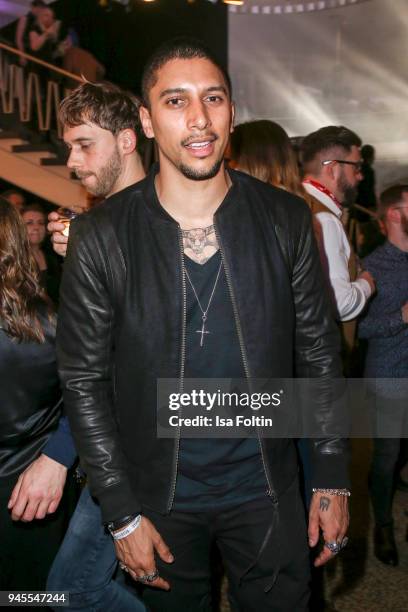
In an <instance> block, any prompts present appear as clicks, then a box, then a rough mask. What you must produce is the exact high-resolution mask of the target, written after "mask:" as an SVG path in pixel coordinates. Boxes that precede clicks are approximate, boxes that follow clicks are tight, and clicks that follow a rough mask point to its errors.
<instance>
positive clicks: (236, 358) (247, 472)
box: [174, 251, 267, 512]
mask: <svg viewBox="0 0 408 612" xmlns="http://www.w3.org/2000/svg"><path fill="white" fill-rule="evenodd" d="M220 264H221V255H220V252H219V251H217V253H215V254H214V255H213V256H212V257H211V258H210V259H209V260H208V261H207V262H206V263H205V264H203V265H202V264H197V263H196V262H194V261H193V260H191V259H190V258H188V257H185V258H184V265H185V267H186V270H187V273H188V275H189V277H190V279H191V282H192V284H193V286H194V288H195V291H196V293H197V296H198V298H199V300H200V303H201V306H202V308H203V309H204V310H205V309H206V308H207V305H208V302H209V299H210V296H211V293H212V290H213V287H214V284H215V280H216V278H217V273H218V270H219V267H220ZM186 290H187V295H186V297H187V313H186V315H187V316H186V328H187V329H186V361H185V378H203V379H206V378H207V379H213V378H238V379H239V378H242V379H243V378H245V372H244V367H243V360H242V354H241V349H240V344H239V339H238V333H237V329H236V323H235V317H234V312H233V307H232V302H231V297H230V293H229V289H228V284H227V279H226V276H225V270H224V266H223V265H221V270H220V274H219V278H218V282H217V285H216V288H215V291H214V295H213V298H212V301H211V304H210V307H209V308H208V312H207V320H206V324H205V330H206V331H208V332H209V333H206V334H204V336H203V345H202V346H200V340H201V333H199V332H200V330H201V329H202V311H201V309H200V306H199V304H198V302H197V298H196V296H195V294H194V292H193V290H192V288H191V285H190V283H189V281H188V279H187V278H186ZM178 466H179V468H178V475H177V483H176V494H175V500H174V509H175V510H179V511H183V512H200V511H206V510H209V509H212V508H214V507H216V508H223V509H224V508H228V507H231V506H235V505H237V504H241V503H246V502H249V501H254V500H256V499H260V498H262V497H263V496H265V494H266V489H267V483H266V477H265V472H264V468H263V463H262V457H261V453H260V446H259V441H258V440H257V439H256V438H229V439H227V438H222V439H220V438H205V439H203V438H194V439H193V438H182V439H181V440H180V452H179V464H178Z"/></svg>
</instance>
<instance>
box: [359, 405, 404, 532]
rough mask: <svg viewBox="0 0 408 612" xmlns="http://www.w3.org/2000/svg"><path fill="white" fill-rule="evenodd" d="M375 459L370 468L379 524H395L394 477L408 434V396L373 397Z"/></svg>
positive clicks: (376, 517)
mask: <svg viewBox="0 0 408 612" xmlns="http://www.w3.org/2000/svg"><path fill="white" fill-rule="evenodd" d="M373 417H374V421H373V429H374V435H375V437H374V440H373V458H372V464H371V470H370V477H369V482H370V494H371V502H372V505H373V511H374V518H375V523H376V525H377V526H380V527H382V526H384V525H389V524H391V523H392V501H393V496H394V476H395V470H396V467H397V462H398V457H399V453H400V448H401V438H403V437H405V436H406V435H407V433H408V406H407V401H406V399H405V398H404V399H392V398H384V397H381V396H378V395H377V396H375V397H374V398H373Z"/></svg>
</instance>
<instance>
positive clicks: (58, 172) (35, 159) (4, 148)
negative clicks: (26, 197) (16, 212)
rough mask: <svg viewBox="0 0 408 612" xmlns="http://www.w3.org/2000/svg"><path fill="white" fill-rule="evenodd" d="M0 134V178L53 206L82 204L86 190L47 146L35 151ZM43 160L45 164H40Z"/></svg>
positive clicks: (36, 147)
mask: <svg viewBox="0 0 408 612" xmlns="http://www.w3.org/2000/svg"><path fill="white" fill-rule="evenodd" d="M6 136H14V135H13V134H10V133H8V134H7V133H5V132H1V131H0V177H1V178H3V179H4V180H6V181H8V182H10V183H13V185H16V186H17V187H21V189H24V190H26V191H29V192H31V193H33V194H34V195H37V196H39V197H40V198H44V199H45V200H48V201H49V202H51V203H53V204H55V205H57V206H69V205H72V204H79V205H85V204H86V191H85V190H84V188H83V187H82V185H81V183H80V182H79V181H78V180H72V173H71V171H70V170H69V168H67V167H66V166H65V165H55V164H56V160H58V161H63V160H60V159H58V158H57V156H56V155H55V154H53V153H52V152H51V151H50V150H49V147H48V148H47V149H44V145H41V148H39V147H38V146H37V145H35V146H33V145H31V144H30V143H28V142H27V141H24V140H22V139H21V138H15V137H11V138H7V137H6ZM44 161H45V163H43V162H44Z"/></svg>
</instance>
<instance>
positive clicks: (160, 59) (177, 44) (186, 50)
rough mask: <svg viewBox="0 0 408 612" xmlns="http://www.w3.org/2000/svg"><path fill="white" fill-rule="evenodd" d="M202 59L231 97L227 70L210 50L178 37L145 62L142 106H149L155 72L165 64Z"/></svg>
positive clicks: (203, 45) (202, 44) (194, 40)
mask: <svg viewBox="0 0 408 612" xmlns="http://www.w3.org/2000/svg"><path fill="white" fill-rule="evenodd" d="M196 58H204V59H207V60H209V61H210V62H211V63H212V64H214V66H216V67H217V68H218V70H219V71H220V72H221V74H222V76H223V77H224V80H225V82H226V84H227V89H228V94H229V96H230V97H231V95H232V85H231V79H230V76H229V74H228V72H227V70H226V69H225V68H224V66H222V64H221V63H220V62H219V61H218V60H217V59H216V58H215V56H214V54H213V53H212V51H210V49H209V48H208V47H207V46H206V45H205V44H204V43H203V42H201V41H200V40H198V39H196V38H192V37H189V36H178V37H176V38H172V39H171V40H168V41H166V42H165V43H163V44H162V45H160V47H158V49H156V51H154V52H153V54H152V55H151V56H150V58H149V59H148V60H147V62H146V64H145V66H144V69H143V74H142V97H143V104H144V105H145V106H147V107H148V106H149V92H150V90H151V88H152V87H153V86H154V85H155V83H156V80H157V72H158V71H159V70H160V68H162V67H163V66H164V65H165V64H167V62H169V61H171V60H174V59H185V60H189V59H196Z"/></svg>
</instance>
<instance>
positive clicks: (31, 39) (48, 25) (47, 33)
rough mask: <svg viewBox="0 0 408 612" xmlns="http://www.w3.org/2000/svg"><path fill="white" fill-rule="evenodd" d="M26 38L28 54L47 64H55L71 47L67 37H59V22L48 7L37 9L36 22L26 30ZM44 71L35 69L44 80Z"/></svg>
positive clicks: (45, 73)
mask: <svg viewBox="0 0 408 612" xmlns="http://www.w3.org/2000/svg"><path fill="white" fill-rule="evenodd" d="M27 36H28V53H30V54H31V55H34V56H35V57H36V58H38V59H41V60H43V61H44V62H48V63H49V64H55V63H56V62H57V60H58V59H59V58H61V57H62V56H63V55H64V53H65V51H66V50H67V49H68V48H69V47H70V46H71V40H70V38H69V36H66V37H65V38H62V37H61V21H59V20H57V19H56V18H55V13H54V11H53V9H52V8H51V7H49V6H44V7H41V8H39V11H38V15H37V17H36V20H35V21H34V22H31V26H30V28H27ZM33 68H34V65H33ZM44 70H46V69H41V67H36V71H38V72H39V73H40V74H41V75H44V78H46V76H47V75H48V73H47V72H44Z"/></svg>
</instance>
